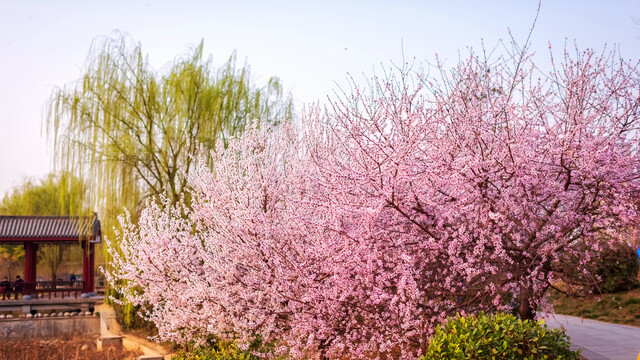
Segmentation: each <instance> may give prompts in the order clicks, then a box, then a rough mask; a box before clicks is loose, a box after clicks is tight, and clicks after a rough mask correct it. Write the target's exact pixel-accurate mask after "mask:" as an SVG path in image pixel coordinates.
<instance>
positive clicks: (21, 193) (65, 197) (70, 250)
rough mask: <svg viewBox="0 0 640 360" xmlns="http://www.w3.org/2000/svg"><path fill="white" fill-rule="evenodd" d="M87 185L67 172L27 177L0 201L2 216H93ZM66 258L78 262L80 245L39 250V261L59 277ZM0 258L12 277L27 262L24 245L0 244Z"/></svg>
mask: <svg viewBox="0 0 640 360" xmlns="http://www.w3.org/2000/svg"><path fill="white" fill-rule="evenodd" d="M87 200H88V198H87V187H86V186H85V184H84V183H83V182H82V181H81V180H80V179H78V178H76V177H74V176H72V175H70V174H68V173H61V174H49V175H48V176H47V177H45V178H44V179H42V180H40V181H37V180H34V179H30V178H26V179H25V180H24V181H23V183H22V184H21V185H20V186H18V187H16V188H14V189H13V191H12V192H11V193H7V194H5V196H4V198H3V199H2V202H0V215H39V216H69V215H74V216H81V215H90V211H89V207H88V202H87ZM65 255H66V257H67V258H68V259H67V260H70V261H73V262H76V263H77V262H79V261H80V259H81V258H82V250H81V249H80V246H75V247H67V246H64V245H53V244H48V245H47V244H45V245H42V246H40V247H39V249H38V262H39V263H40V264H43V265H44V266H45V267H46V268H47V269H48V270H49V274H50V275H51V280H52V281H55V280H56V279H57V278H58V268H59V266H60V264H61V263H62V261H63V259H64V258H65ZM0 259H1V260H3V261H4V262H6V263H7V265H8V268H9V273H10V275H9V276H10V277H11V278H13V274H11V273H12V270H13V269H15V268H17V267H18V266H19V265H20V264H21V263H22V262H23V261H24V248H23V246H22V245H18V246H0Z"/></svg>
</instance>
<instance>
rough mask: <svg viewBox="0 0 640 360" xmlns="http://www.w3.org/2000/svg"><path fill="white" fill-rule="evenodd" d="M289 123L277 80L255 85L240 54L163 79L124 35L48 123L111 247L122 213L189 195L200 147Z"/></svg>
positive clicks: (102, 42) (107, 45) (72, 87)
mask: <svg viewBox="0 0 640 360" xmlns="http://www.w3.org/2000/svg"><path fill="white" fill-rule="evenodd" d="M291 116H292V101H291V97H290V96H289V95H288V94H284V92H283V89H282V86H281V84H280V81H279V80H278V79H277V78H275V77H272V78H270V79H269V80H268V81H267V82H266V83H265V84H263V85H255V84H254V82H253V79H252V78H251V74H250V68H249V67H248V66H247V65H246V64H245V65H244V66H242V67H238V66H237V65H236V55H235V53H232V54H231V56H230V57H229V58H228V60H227V61H226V62H225V63H224V64H222V65H221V66H219V67H217V68H215V67H214V66H213V62H212V58H211V57H204V56H203V42H201V43H200V44H199V45H198V46H196V47H195V48H194V49H193V51H192V52H191V53H190V54H187V55H183V56H178V57H176V58H175V60H174V61H173V63H172V64H170V65H168V66H166V67H164V68H163V69H161V70H160V71H157V70H154V69H153V68H152V67H151V66H150V64H149V61H148V58H147V56H146V55H145V54H144V53H143V51H142V47H141V45H140V44H139V43H135V42H134V41H132V40H131V39H130V38H129V37H128V36H126V35H125V36H120V37H118V38H100V39H97V40H96V41H94V43H93V45H92V46H91V49H90V51H89V55H88V58H87V60H86V64H85V69H84V73H83V75H82V76H81V77H80V78H79V79H78V80H77V81H75V82H72V83H69V84H67V85H66V86H64V87H62V88H57V89H55V90H54V91H53V93H52V95H51V98H50V100H49V103H48V105H47V110H46V117H45V124H44V125H45V128H46V132H47V135H48V138H49V139H50V140H51V139H52V140H53V147H54V163H55V165H56V166H57V167H58V168H61V169H64V170H65V171H68V172H70V173H72V174H74V175H75V176H78V177H79V178H81V179H83V180H84V181H86V183H87V184H88V186H89V190H90V197H91V201H92V203H93V204H95V206H96V209H98V210H99V215H100V218H101V220H102V223H103V230H106V231H105V234H106V236H107V237H108V238H110V239H114V238H115V237H114V236H113V230H112V229H113V226H114V225H115V224H116V217H117V216H118V215H119V214H121V213H122V212H123V208H124V207H126V208H127V209H128V210H129V211H130V213H131V215H132V218H133V219H136V218H137V213H138V211H139V209H140V208H141V207H142V205H143V204H144V201H145V200H147V199H152V200H154V199H158V198H159V197H160V196H162V197H164V198H166V199H168V200H169V201H170V203H171V204H173V203H175V202H176V201H179V200H180V199H181V198H183V196H188V193H186V192H185V190H186V186H187V184H186V179H185V176H184V173H183V171H184V172H186V173H188V172H189V171H191V168H192V158H191V157H190V155H191V154H193V153H194V152H195V151H196V147H198V146H203V147H204V148H205V149H207V148H209V149H212V148H213V147H214V144H215V143H216V142H217V141H225V140H226V139H227V138H228V137H230V136H233V135H234V134H235V133H237V132H239V131H242V130H243V129H244V128H245V126H246V125H248V124H250V123H251V122H254V121H255V122H259V124H261V126H262V125H264V126H274V125H277V124H278V123H279V122H281V121H289V120H290V118H291ZM185 200H186V201H187V202H188V201H189V199H185ZM116 246H117V244H116ZM103 254H104V255H105V257H106V256H107V254H106V253H104V252H103ZM107 261H108V260H107ZM125 316H126V317H128V319H129V320H130V319H131V311H128V310H127V311H125Z"/></svg>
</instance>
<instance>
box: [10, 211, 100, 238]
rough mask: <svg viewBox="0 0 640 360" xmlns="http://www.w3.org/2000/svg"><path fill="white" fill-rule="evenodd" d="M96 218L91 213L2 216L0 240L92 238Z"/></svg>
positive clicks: (97, 229) (97, 230) (95, 232)
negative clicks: (78, 214)
mask: <svg viewBox="0 0 640 360" xmlns="http://www.w3.org/2000/svg"><path fill="white" fill-rule="evenodd" d="M100 233H101V229H100V221H99V220H98V217H97V216H96V215H95V214H94V215H92V216H2V215H0V242H4V243H7V242H23V241H37V242H68V241H76V242H77V241H79V240H86V239H90V240H94V239H96V236H97V235H100Z"/></svg>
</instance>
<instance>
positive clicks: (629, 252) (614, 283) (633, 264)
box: [596, 243, 640, 293]
mask: <svg viewBox="0 0 640 360" xmlns="http://www.w3.org/2000/svg"><path fill="white" fill-rule="evenodd" d="M597 266H598V267H597V270H596V274H597V275H598V276H599V277H600V278H601V281H602V283H601V284H600V289H601V290H602V291H604V292H607V293H611V292H617V291H626V290H631V289H633V288H635V287H636V286H638V268H639V267H640V262H638V255H637V254H636V252H635V251H634V250H633V249H632V248H631V247H630V246H629V245H627V244H624V243H618V244H616V245H614V247H613V248H612V249H606V250H604V251H603V252H602V254H601V256H600V258H599V259H598V261H597Z"/></svg>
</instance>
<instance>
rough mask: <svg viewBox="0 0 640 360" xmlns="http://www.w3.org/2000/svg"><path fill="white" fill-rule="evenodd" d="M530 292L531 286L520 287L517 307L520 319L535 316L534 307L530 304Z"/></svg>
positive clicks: (528, 318)
mask: <svg viewBox="0 0 640 360" xmlns="http://www.w3.org/2000/svg"><path fill="white" fill-rule="evenodd" d="M532 293H533V291H531V288H529V287H525V286H522V287H520V307H519V308H518V315H520V319H522V320H533V319H534V317H535V312H534V310H535V309H534V308H533V307H532V306H531V295H532Z"/></svg>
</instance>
